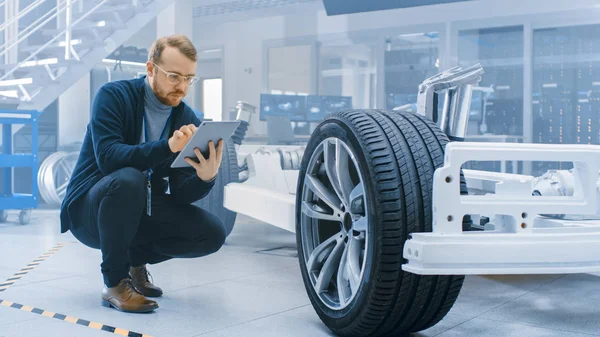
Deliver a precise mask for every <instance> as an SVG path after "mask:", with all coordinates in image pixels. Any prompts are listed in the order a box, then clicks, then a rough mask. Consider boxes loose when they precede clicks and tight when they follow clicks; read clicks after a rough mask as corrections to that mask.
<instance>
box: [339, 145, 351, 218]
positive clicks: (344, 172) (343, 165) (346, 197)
mask: <svg viewBox="0 0 600 337" xmlns="http://www.w3.org/2000/svg"><path fill="white" fill-rule="evenodd" d="M335 157H336V158H337V160H336V162H335V164H336V165H335V174H336V176H337V179H338V186H339V187H340V192H341V194H342V199H343V201H344V204H345V205H346V208H348V207H349V206H350V201H351V199H350V193H351V192H352V190H353V189H354V184H353V183H352V178H351V177H350V170H349V167H350V166H349V165H350V155H349V154H348V151H346V149H345V148H344V146H342V145H341V144H340V142H339V141H337V140H336V143H335Z"/></svg>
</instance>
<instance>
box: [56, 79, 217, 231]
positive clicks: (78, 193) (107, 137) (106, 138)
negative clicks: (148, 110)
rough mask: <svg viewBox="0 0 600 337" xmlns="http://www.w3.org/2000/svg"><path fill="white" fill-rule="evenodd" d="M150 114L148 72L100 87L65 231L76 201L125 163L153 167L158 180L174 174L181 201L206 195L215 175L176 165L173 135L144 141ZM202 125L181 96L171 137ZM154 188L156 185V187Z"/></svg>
mask: <svg viewBox="0 0 600 337" xmlns="http://www.w3.org/2000/svg"><path fill="white" fill-rule="evenodd" d="M143 116H144V77H142V78H137V79H132V80H120V81H114V82H109V83H107V84H105V85H103V86H102V88H100V90H99V91H98V93H97V94H96V97H95V99H94V102H93V104H92V116H91V121H90V123H89V124H88V126H87V131H86V134H85V138H84V140H83V145H82V148H81V152H80V154H79V159H78V161H77V164H76V166H75V169H74V171H73V174H72V175H71V180H70V181H69V185H68V187H67V193H66V196H65V198H64V200H63V202H62V205H61V213H60V219H61V233H65V232H67V231H68V230H70V228H71V226H72V219H71V217H70V214H69V213H70V211H71V207H72V206H73V204H74V203H75V202H76V201H77V200H80V198H81V197H82V196H83V195H84V194H85V193H86V192H87V191H89V190H90V189H91V188H92V186H94V185H95V184H96V183H97V182H98V181H100V179H102V177H104V176H106V175H108V174H110V173H111V172H114V171H116V170H119V169H121V168H124V167H133V168H136V169H138V170H140V171H146V170H148V169H149V168H152V170H153V174H152V186H153V190H154V186H155V181H156V182H157V183H158V184H156V185H158V186H160V185H161V184H160V182H162V181H163V179H162V178H163V177H169V182H170V193H171V196H172V197H173V198H174V199H175V200H176V201H177V202H179V203H188V204H189V203H192V202H194V201H197V200H199V199H202V198H203V197H204V196H206V195H207V194H208V193H209V192H210V190H211V189H212V187H213V186H214V182H215V180H213V181H211V182H204V181H202V180H201V179H200V178H198V176H197V175H196V171H195V170H194V169H193V168H191V167H190V168H185V169H171V168H170V167H169V166H170V165H171V163H172V162H173V160H174V159H175V157H176V156H177V154H176V153H175V154H174V153H172V152H171V150H170V149H169V144H168V140H167V139H162V140H160V141H154V142H147V143H143V144H139V141H140V136H141V132H142V120H143ZM187 124H194V125H196V126H199V125H200V119H199V118H198V117H197V116H196V114H195V113H194V111H193V110H192V109H191V108H190V107H189V106H188V105H186V104H185V102H183V101H182V102H181V103H180V104H179V105H178V106H176V107H174V108H173V110H172V112H171V127H170V131H169V137H170V136H172V135H173V132H174V131H175V130H177V129H179V128H180V127H181V126H183V125H187ZM153 194H154V191H153Z"/></svg>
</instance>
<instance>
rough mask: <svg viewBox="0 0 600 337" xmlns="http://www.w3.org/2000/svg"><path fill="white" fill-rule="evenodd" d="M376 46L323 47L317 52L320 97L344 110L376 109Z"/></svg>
mask: <svg viewBox="0 0 600 337" xmlns="http://www.w3.org/2000/svg"><path fill="white" fill-rule="evenodd" d="M375 50H376V48H375V46H374V45H369V44H365V43H356V42H355V41H347V40H344V41H339V42H327V43H323V45H322V46H321V48H320V49H319V95H320V96H324V97H325V98H324V100H326V101H331V104H334V105H335V104H340V102H344V101H346V102H348V105H347V106H345V109H368V108H373V107H374V106H375V98H376V90H375V84H376V76H377V67H376V60H377V57H376V54H375Z"/></svg>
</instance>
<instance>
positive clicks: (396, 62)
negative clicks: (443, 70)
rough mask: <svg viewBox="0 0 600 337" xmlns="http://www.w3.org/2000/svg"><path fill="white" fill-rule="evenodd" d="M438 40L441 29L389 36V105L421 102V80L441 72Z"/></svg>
mask: <svg viewBox="0 0 600 337" xmlns="http://www.w3.org/2000/svg"><path fill="white" fill-rule="evenodd" d="M438 44H439V34H438V33H437V32H428V33H417V34H403V35H397V36H389V37H387V38H386V41H385V48H386V50H385V97H386V109H393V108H396V107H400V106H404V105H407V104H415V103H416V102H417V91H418V88H419V84H421V83H422V82H423V81H424V80H425V79H427V78H429V77H431V76H433V75H435V74H437V73H439V72H440V59H439V50H438V48H439V46H438Z"/></svg>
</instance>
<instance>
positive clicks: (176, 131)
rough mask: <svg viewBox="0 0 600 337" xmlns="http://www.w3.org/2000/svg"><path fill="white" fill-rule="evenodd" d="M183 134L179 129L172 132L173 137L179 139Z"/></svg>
mask: <svg viewBox="0 0 600 337" xmlns="http://www.w3.org/2000/svg"><path fill="white" fill-rule="evenodd" d="M183 136H184V134H183V132H181V131H179V130H175V132H174V133H173V137H175V139H181V138H183Z"/></svg>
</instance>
